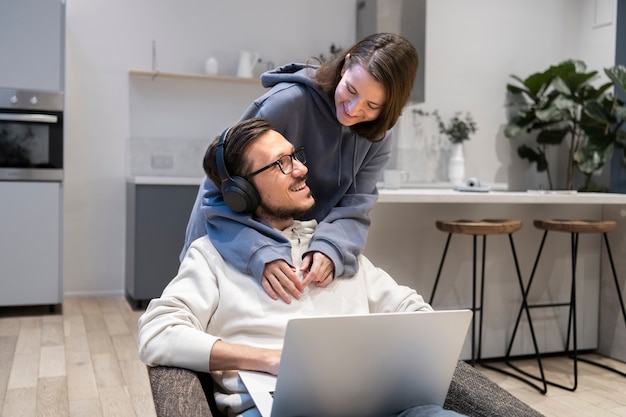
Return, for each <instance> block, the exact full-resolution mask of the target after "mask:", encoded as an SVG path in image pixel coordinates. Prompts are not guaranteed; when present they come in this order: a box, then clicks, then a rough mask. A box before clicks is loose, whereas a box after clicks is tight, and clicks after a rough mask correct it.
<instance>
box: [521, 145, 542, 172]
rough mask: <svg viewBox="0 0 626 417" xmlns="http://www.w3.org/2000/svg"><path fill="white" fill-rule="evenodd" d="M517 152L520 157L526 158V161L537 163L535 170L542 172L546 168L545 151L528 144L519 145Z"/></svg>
mask: <svg viewBox="0 0 626 417" xmlns="http://www.w3.org/2000/svg"><path fill="white" fill-rule="evenodd" d="M517 154H518V155H519V157H520V158H522V159H528V162H530V163H533V162H535V163H536V164H537V171H538V172H543V171H545V170H546V169H547V168H548V161H547V159H546V155H545V153H543V152H542V151H541V150H538V149H537V150H535V149H533V148H531V147H529V146H526V145H521V146H520V147H519V148H517Z"/></svg>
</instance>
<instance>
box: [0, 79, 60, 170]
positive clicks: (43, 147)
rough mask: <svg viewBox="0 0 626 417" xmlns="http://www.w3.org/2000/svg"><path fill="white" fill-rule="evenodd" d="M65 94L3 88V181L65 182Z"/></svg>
mask: <svg viewBox="0 0 626 417" xmlns="http://www.w3.org/2000/svg"><path fill="white" fill-rule="evenodd" d="M63 101H64V100H63V93H62V92H53V91H34V90H17V89H11V88H0V181H56V182H60V181H62V180H63Z"/></svg>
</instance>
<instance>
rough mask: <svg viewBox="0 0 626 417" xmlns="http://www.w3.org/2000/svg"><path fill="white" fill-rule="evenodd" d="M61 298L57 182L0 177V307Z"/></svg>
mask: <svg viewBox="0 0 626 417" xmlns="http://www.w3.org/2000/svg"><path fill="white" fill-rule="evenodd" d="M62 301H63V285H62V274H61V183H57V182H0V306H13V305H45V304H49V305H53V304H60V303H61V302H62Z"/></svg>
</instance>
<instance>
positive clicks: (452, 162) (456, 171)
mask: <svg viewBox="0 0 626 417" xmlns="http://www.w3.org/2000/svg"><path fill="white" fill-rule="evenodd" d="M464 178H465V157H464V156H463V143H453V144H452V151H451V152H450V159H449V161H448V180H449V181H450V182H451V183H452V185H459V184H462V183H463V179H464Z"/></svg>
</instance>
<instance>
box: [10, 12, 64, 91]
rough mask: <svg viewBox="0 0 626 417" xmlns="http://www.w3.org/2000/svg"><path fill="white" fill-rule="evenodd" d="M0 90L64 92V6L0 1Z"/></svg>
mask: <svg viewBox="0 0 626 417" xmlns="http://www.w3.org/2000/svg"><path fill="white" fill-rule="evenodd" d="M0 59H1V60H2V65H0V87H10V88H18V89H33V90H52V91H63V90H64V89H65V83H64V76H63V74H64V72H65V2H64V1H61V0H19V1H15V0H0Z"/></svg>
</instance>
